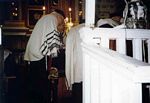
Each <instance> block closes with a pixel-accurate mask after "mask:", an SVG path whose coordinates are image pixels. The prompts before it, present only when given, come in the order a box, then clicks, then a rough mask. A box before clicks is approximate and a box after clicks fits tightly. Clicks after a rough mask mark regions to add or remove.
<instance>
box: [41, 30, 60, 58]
mask: <svg viewBox="0 0 150 103" xmlns="http://www.w3.org/2000/svg"><path fill="white" fill-rule="evenodd" d="M60 46H61V41H60V33H59V32H58V31H56V30H53V31H52V32H50V33H48V34H47V35H46V39H45V41H44V42H43V44H42V45H41V47H40V51H41V53H42V55H44V56H46V55H48V56H50V55H51V56H52V57H56V56H57V52H58V50H59V48H60Z"/></svg>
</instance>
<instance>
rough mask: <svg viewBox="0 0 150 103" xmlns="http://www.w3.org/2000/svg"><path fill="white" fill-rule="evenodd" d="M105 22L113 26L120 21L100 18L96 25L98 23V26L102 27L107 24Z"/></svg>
mask: <svg viewBox="0 0 150 103" xmlns="http://www.w3.org/2000/svg"><path fill="white" fill-rule="evenodd" d="M105 24H109V25H110V26H112V27H115V26H117V25H118V23H117V22H115V21H114V20H112V19H100V20H98V21H97V24H96V25H97V27H100V26H102V25H105Z"/></svg>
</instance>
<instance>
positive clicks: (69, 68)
mask: <svg viewBox="0 0 150 103" xmlns="http://www.w3.org/2000/svg"><path fill="white" fill-rule="evenodd" d="M83 26H84V24H80V25H77V26H75V27H73V28H71V29H70V31H69V32H68V34H67V38H66V67H65V72H66V78H67V82H68V86H69V87H70V89H72V84H74V83H80V82H82V73H83V72H82V71H83V69H82V67H83V63H82V51H81V44H80V43H81V39H80V34H79V30H80V28H81V27H83Z"/></svg>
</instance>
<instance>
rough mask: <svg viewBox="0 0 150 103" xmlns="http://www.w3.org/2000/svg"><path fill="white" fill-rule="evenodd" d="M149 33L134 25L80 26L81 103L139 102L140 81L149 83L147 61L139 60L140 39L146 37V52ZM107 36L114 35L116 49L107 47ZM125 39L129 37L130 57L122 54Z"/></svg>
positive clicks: (148, 65)
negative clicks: (127, 26)
mask: <svg viewBox="0 0 150 103" xmlns="http://www.w3.org/2000/svg"><path fill="white" fill-rule="evenodd" d="M149 33H150V31H149V30H135V29H134V30H131V29H130V30H127V29H104V28H96V29H92V28H88V27H84V28H82V29H81V30H80V35H81V39H82V50H83V52H82V53H83V103H142V83H150V64H148V63H144V62H142V61H141V60H142V58H141V56H142V40H147V44H148V53H150V51H149V50H150V49H149V48H150V42H149V41H150V34H149ZM93 38H96V39H93ZM110 39H116V48H117V52H115V51H113V50H110V49H108V47H109V40H110ZM126 39H131V40H133V58H131V57H128V56H126V55H124V54H126V46H125V45H126ZM96 43H100V46H99V45H97V44H96ZM148 55H149V54H148ZM148 60H149V61H150V56H149V58H148Z"/></svg>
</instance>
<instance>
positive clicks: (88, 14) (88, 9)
mask: <svg viewBox="0 0 150 103" xmlns="http://www.w3.org/2000/svg"><path fill="white" fill-rule="evenodd" d="M94 23H95V0H85V25H86V26H89V27H94Z"/></svg>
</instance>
